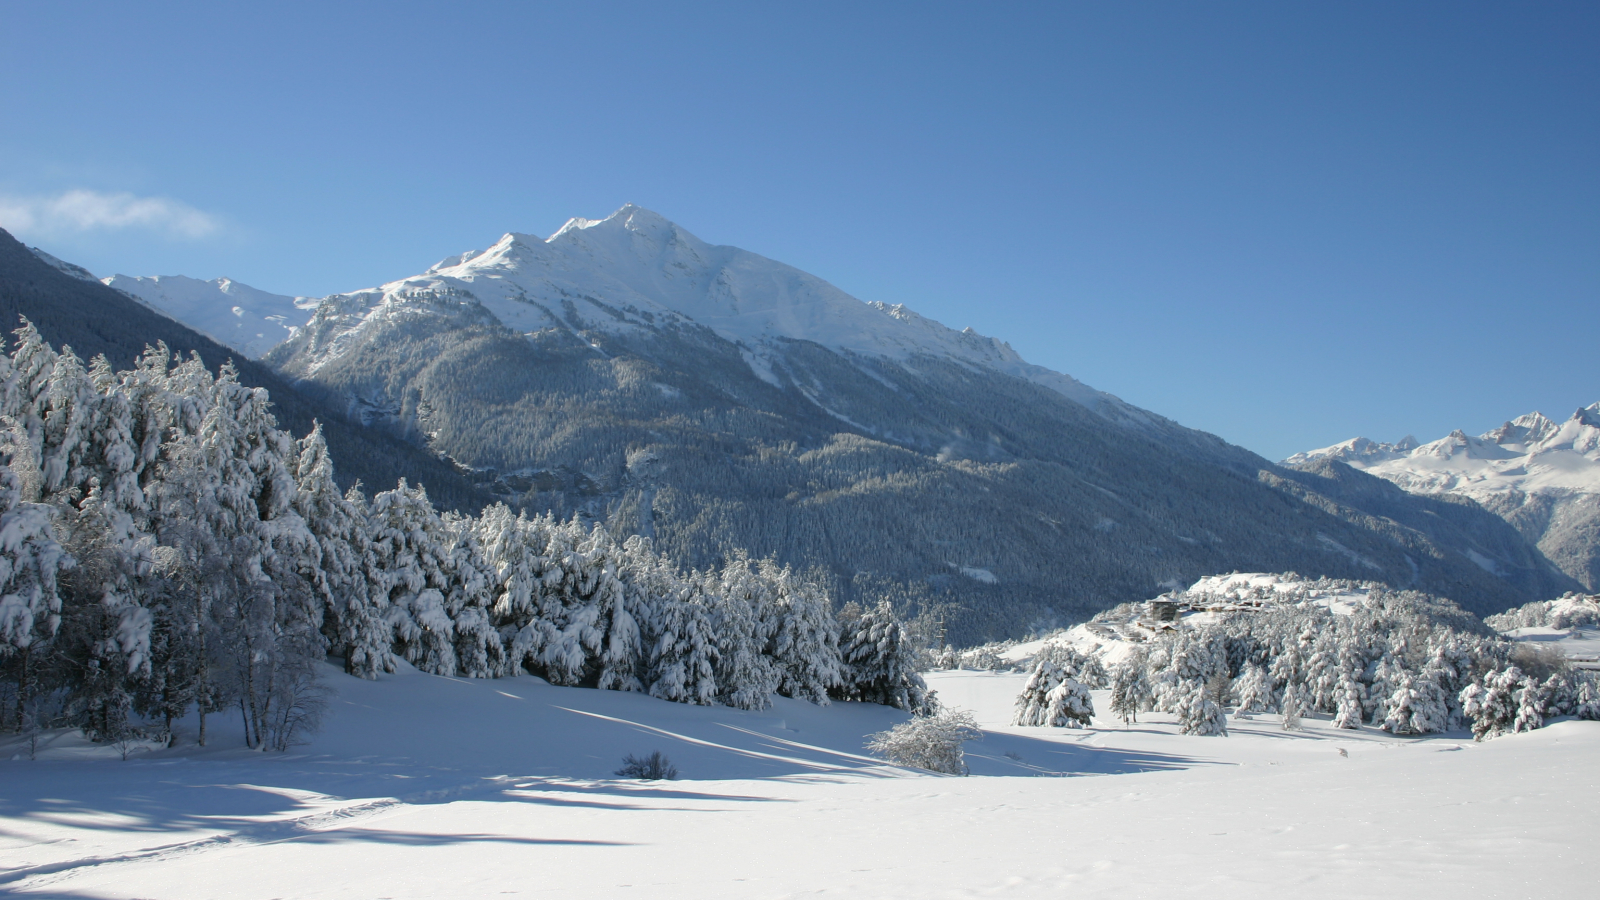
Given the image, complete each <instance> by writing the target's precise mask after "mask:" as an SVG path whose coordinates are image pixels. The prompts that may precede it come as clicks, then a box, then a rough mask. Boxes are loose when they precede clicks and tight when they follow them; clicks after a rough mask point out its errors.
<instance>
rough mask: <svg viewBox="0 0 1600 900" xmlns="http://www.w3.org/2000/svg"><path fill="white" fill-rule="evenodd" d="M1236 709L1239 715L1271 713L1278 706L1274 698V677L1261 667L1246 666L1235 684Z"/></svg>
mask: <svg viewBox="0 0 1600 900" xmlns="http://www.w3.org/2000/svg"><path fill="white" fill-rule="evenodd" d="M1233 691H1234V697H1235V698H1236V699H1235V702H1234V709H1235V711H1236V713H1237V714H1238V715H1249V714H1251V713H1258V712H1269V711H1271V710H1272V708H1273V707H1274V706H1275V705H1276V704H1275V703H1274V702H1273V696H1272V676H1271V675H1269V674H1268V673H1267V670H1266V669H1265V668H1263V667H1261V666H1256V665H1251V666H1246V667H1245V670H1244V674H1243V675H1241V676H1240V677H1239V679H1238V680H1237V681H1235V682H1234V684H1233Z"/></svg>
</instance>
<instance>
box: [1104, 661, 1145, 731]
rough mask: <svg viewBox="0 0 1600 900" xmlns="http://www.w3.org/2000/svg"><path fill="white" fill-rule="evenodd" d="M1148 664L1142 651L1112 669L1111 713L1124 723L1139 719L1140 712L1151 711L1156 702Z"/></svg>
mask: <svg viewBox="0 0 1600 900" xmlns="http://www.w3.org/2000/svg"><path fill="white" fill-rule="evenodd" d="M1146 664H1147V660H1146V657H1145V654H1144V653H1142V652H1141V653H1136V654H1134V655H1133V656H1130V657H1129V658H1128V659H1126V660H1124V661H1123V662H1122V663H1121V664H1119V665H1117V666H1116V667H1114V668H1113V669H1112V670H1111V713H1112V715H1115V716H1116V717H1117V718H1119V719H1121V720H1122V721H1123V722H1124V723H1132V722H1137V721H1139V713H1142V712H1147V711H1149V710H1150V709H1151V708H1152V707H1153V706H1154V704H1155V691H1154V690H1153V689H1152V688H1151V686H1150V678H1149V675H1148V674H1147V673H1146V669H1145V667H1146Z"/></svg>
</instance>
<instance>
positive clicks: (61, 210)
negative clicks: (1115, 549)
mask: <svg viewBox="0 0 1600 900" xmlns="http://www.w3.org/2000/svg"><path fill="white" fill-rule="evenodd" d="M0 19H3V20H4V22H5V23H6V24H5V27H4V28H3V29H0V226H4V227H6V228H8V229H11V230H13V231H15V232H16V233H17V234H18V235H19V237H22V238H23V239H24V240H26V241H28V242H29V243H33V244H38V245H40V246H43V247H44V248H45V249H47V250H50V251H51V252H54V253H56V254H57V255H59V256H62V257H65V258H67V259H70V260H73V261H75V262H79V263H81V264H83V265H86V266H88V267H89V268H90V269H92V270H93V271H95V272H96V273H98V274H102V275H108V274H112V273H116V272H121V273H125V274H174V273H182V274H188V275H194V276H198V277H205V278H210V277H216V276H222V275H226V276H229V277H232V278H236V279H238V280H240V281H243V282H245V283H247V284H251V285H253V286H255V287H259V288H262V289H266V290H271V291H277V292H282V293H302V294H315V295H321V294H326V293H330V292H334V291H341V290H350V289H354V288H358V287H365V286H369V285H373V284H377V283H380V282H383V281H386V280H390V279H393V278H397V277H401V276H404V275H408V274H412V273H415V272H417V271H420V270H421V269H423V268H425V267H426V266H428V265H430V264H432V263H433V262H435V261H437V260H438V259H439V258H441V257H443V256H446V255H449V254H453V253H458V252H461V251H463V250H466V249H469V248H481V247H485V246H487V245H489V244H490V243H492V242H493V241H494V240H495V239H496V238H498V237H499V235H500V234H502V233H503V232H505V231H523V232H532V233H542V234H547V233H549V232H551V231H553V230H555V229H556V228H557V227H559V226H560V224H561V223H562V222H563V221H565V220H566V219H567V218H568V217H570V216H575V215H578V216H587V217H591V218H593V217H598V216H601V215H604V214H607V213H609V212H610V211H612V210H613V209H615V208H616V207H618V206H620V205H622V204H623V203H625V202H633V203H638V204H640V205H642V206H646V207H649V208H651V209H654V210H656V211H657V212H660V213H662V214H663V215H665V216H667V217H669V218H671V219H673V220H675V221H677V222H678V223H680V224H681V225H683V226H684V227H686V228H688V229H689V230H690V231H692V232H694V233H695V234H697V235H699V236H700V237H702V238H704V239H706V240H709V241H712V242H714V243H726V244H735V245H738V246H741V247H744V248H746V249H749V250H753V251H756V252H758V253H762V254H765V255H767V256H770V257H772V258H775V259H779V260H782V261H784V262H787V263H790V264H792V265H795V266H798V267H800V268H802V269H806V270H808V271H811V272H814V273H816V274H818V275H820V276H822V277H824V278H827V279H828V280H830V281H832V282H834V283H835V284H837V285H838V286H840V287H841V288H843V289H845V290H846V291H849V292H850V293H852V294H854V295H856V296H858V297H860V298H862V299H863V300H882V301H886V302H891V303H905V304H907V305H909V306H911V307H912V308H914V309H916V310H917V311H919V312H921V313H923V314H925V315H929V316H932V317H933V318H936V319H939V320H940V321H943V322H944V323H946V324H948V325H951V326H953V327H957V328H960V327H964V326H968V325H970V326H972V327H974V328H976V329H977V330H979V331H981V332H983V333H985V334H991V335H995V336H997V337H1000V338H1002V339H1005V340H1008V341H1010V342H1011V343H1012V345H1013V346H1015V347H1016V348H1017V350H1018V351H1019V352H1021V353H1022V354H1023V355H1024V356H1025V357H1026V358H1028V359H1029V360H1031V361H1034V362H1037V363H1040V364H1042V365H1046V366H1050V367H1051V368H1055V369H1058V370H1061V371H1064V372H1067V373H1069V374H1072V375H1074V376H1076V377H1078V378H1080V379H1082V380H1083V381H1086V382H1088V383H1089V384H1092V385H1094V386H1096V387H1098V388H1100V389H1102V390H1107V391H1110V392H1112V393H1115V394H1118V395H1120V396H1122V397H1123V398H1124V399H1126V400H1129V401H1131V402H1133V403H1136V404H1138V405H1140V406H1144V407H1147V408H1149V409H1152V410H1155V411H1157V412H1159V413H1162V414H1164V415H1167V416H1169V417H1172V418H1174V419H1177V420H1178V421H1180V422H1183V423H1184V424H1186V425H1190V426H1194V427H1198V428H1203V429H1206V430H1208V431H1212V432H1215V433H1217V434H1219V435H1221V436H1223V437H1224V438H1227V439H1228V440H1230V441H1233V442H1235V443H1238V444H1242V445H1244V446H1246V447H1249V448H1250V449H1252V450H1255V451H1257V452H1259V453H1261V454H1263V455H1265V456H1268V457H1271V458H1274V459H1276V458H1280V457H1282V456H1285V455H1287V454H1289V453H1292V452H1294V451H1296V450H1301V449H1307V448H1310V447H1315V446H1321V445H1325V444H1329V443H1332V442H1334V441H1337V440H1342V439H1344V438H1347V437H1352V436H1354V435H1357V434H1362V435H1366V436H1369V437H1373V438H1377V439H1385V440H1394V439H1397V438H1399V437H1401V436H1402V435H1404V434H1405V433H1407V432H1415V433H1416V434H1417V435H1418V436H1419V437H1421V438H1423V439H1425V440H1426V439H1430V438H1434V437H1440V436H1442V435H1444V434H1445V433H1446V432H1448V431H1449V430H1450V429H1452V428H1458V427H1459V428H1464V429H1466V430H1468V431H1470V432H1478V431H1483V430H1486V429H1487V428H1490V427H1492V426H1494V425H1497V424H1499V422H1500V421H1502V420H1503V419H1505V418H1508V417H1511V416H1514V415H1517V414H1519V413H1522V412H1526V411H1528V410H1532V409H1535V408H1537V409H1541V410H1543V411H1544V412H1546V413H1548V414H1550V415H1552V416H1556V417H1558V418H1562V417H1565V416H1567V415H1570V413H1571V411H1572V410H1573V409H1574V408H1575V407H1577V406H1579V405H1584V404H1588V403H1593V402H1595V401H1597V400H1600V352H1597V348H1600V339H1597V337H1600V52H1597V51H1596V50H1595V48H1596V47H1600V6H1597V5H1595V4H1592V3H1564V2H1550V3H1538V4H1531V3H1530V4H1514V3H1495V4H1474V3H1441V4H1425V3H1408V4H1390V3H1377V4H1362V3H1341V4H1282V3H1260V4H1254V3H1234V4H1228V3H1219V4H1194V3H1173V4H1163V3H1127V4H1108V3H1094V4H1087V3H1086V4H1071V3H1049V4H1004V3H997V4H976V3H970V4H948V5H946V4H929V3H915V4H893V3H879V4H860V3H826V2H810V3H803V4H802V3H789V4H779V3H708V4H663V3H649V4H644V3H639V4H631V3H603V2H596V3H565V4H537V3H504V4H490V3H470V2H465V3H451V4H420V3H394V2H391V3H373V4H362V3H338V4H325V3H317V4H299V3H292V2H278V3H274V4H248V5H247V4H232V3H226V4H225V3H217V2H208V3H196V4H181V3H165V4H81V3H72V2H52V3H49V4H39V3H22V2H18V0H0Z"/></svg>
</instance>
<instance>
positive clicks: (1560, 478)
mask: <svg viewBox="0 0 1600 900" xmlns="http://www.w3.org/2000/svg"><path fill="white" fill-rule="evenodd" d="M1317 459H1336V460H1339V461H1340V462H1344V463H1347V464H1349V465H1351V466H1354V467H1355V468H1358V469H1361V470H1363V471H1366V472H1370V473H1371V474H1373V475H1377V476H1380V477H1382V478H1386V479H1388V480H1390V481H1392V482H1394V483H1395V484H1398V485H1400V486H1401V487H1403V488H1405V489H1406V490H1408V491H1415V492H1419V493H1438V492H1443V491H1450V492H1454V493H1460V494H1465V495H1467V496H1481V495H1487V494H1493V493H1503V492H1507V491H1512V490H1519V491H1523V492H1527V493H1533V492H1537V491H1551V490H1561V491H1578V492H1583V493H1591V494H1592V493H1600V403H1595V404H1593V405H1591V406H1587V407H1584V408H1582V409H1580V410H1578V411H1577V412H1575V413H1573V414H1572V416H1571V417H1570V418H1568V419H1567V420H1566V421H1565V422H1556V421H1555V420H1553V419H1550V418H1548V417H1546V416H1544V415H1543V414H1541V413H1537V412H1533V413H1529V414H1527V415H1525V416H1518V417H1517V418H1515V419H1513V420H1511V421H1509V422H1507V423H1505V424H1504V425H1501V426H1500V427H1499V428H1496V429H1494V430H1492V431H1488V432H1485V433H1484V434H1481V435H1479V436H1478V437H1470V436H1468V435H1467V434H1465V433H1463V432H1461V431H1453V432H1451V433H1450V434H1449V435H1447V436H1445V437H1442V438H1440V439H1439V440H1437V441H1432V442H1430V443H1427V444H1420V445H1419V444H1418V443H1417V441H1416V438H1411V437H1408V438H1406V439H1404V440H1402V441H1400V442H1399V443H1397V444H1383V443H1376V442H1374V441H1369V440H1367V439H1366V438H1354V439H1352V440H1348V441H1345V442H1343V443H1340V444H1334V445H1333V446H1331V447H1323V448H1321V449H1319V450H1311V451H1308V452H1305V453H1297V454H1295V455H1294V456H1291V457H1289V458H1288V459H1286V460H1284V462H1285V463H1286V464H1288V465H1296V464H1300V463H1306V462H1311V461H1313V460H1317Z"/></svg>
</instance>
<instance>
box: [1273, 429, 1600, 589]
mask: <svg viewBox="0 0 1600 900" xmlns="http://www.w3.org/2000/svg"><path fill="white" fill-rule="evenodd" d="M1326 460H1337V461H1339V462H1341V463H1345V464H1347V465H1350V466H1352V467H1355V468H1357V469H1360V470H1362V471H1364V472H1367V473H1369V474H1372V475H1376V476H1378V477H1380V478H1383V479H1386V480H1388V481H1390V482H1393V483H1394V484H1396V485H1399V486H1400V487H1402V488H1404V489H1405V490H1407V491H1410V492H1413V493H1417V494H1432V495H1453V496H1458V497H1465V498H1470V499H1472V500H1473V501H1475V502H1477V503H1478V504H1479V505H1481V506H1483V507H1484V508H1485V509H1488V510H1490V511H1492V512H1494V513H1496V514H1498V515H1500V516H1501V517H1503V518H1504V519H1505V520H1506V521H1507V522H1509V523H1511V524H1512V525H1513V526H1515V527H1516V528H1517V529H1518V530H1519V531H1521V532H1522V533H1523V535H1524V536H1525V537H1527V538H1528V539H1529V540H1530V541H1533V542H1534V543H1535V544H1536V545H1537V546H1538V548H1539V549H1540V551H1541V552H1543V553H1544V555H1545V556H1546V557H1548V558H1549V559H1550V560H1551V561H1552V562H1553V563H1555V564H1556V565H1557V566H1558V567H1560V568H1561V569H1562V571H1564V572H1565V573H1566V574H1568V575H1570V576H1572V577H1573V578H1574V579H1576V580H1577V581H1578V582H1580V583H1581V584H1582V585H1583V586H1584V587H1585V588H1586V589H1588V590H1590V591H1595V590H1600V403H1595V404H1593V405H1591V406H1586V407H1583V408H1581V409H1579V410H1578V411H1576V412H1574V413H1573V414H1572V415H1571V416H1570V417H1568V418H1567V419H1566V420H1565V421H1561V422H1558V421H1556V420H1554V419H1551V418H1549V417H1548V416H1545V415H1544V414H1542V413H1538V412H1532V413H1528V414H1527V415H1523V416H1518V417H1517V418H1515V419H1512V420H1510V421H1508V422H1506V423H1505V424H1503V425H1501V426H1500V427H1498V428H1495V429H1492V430H1490V431H1487V432H1485V433H1483V434H1481V435H1479V436H1477V437H1472V436H1470V435H1468V434H1466V433H1465V432H1462V431H1460V430H1457V431H1452V432H1451V433H1450V434H1448V435H1446V436H1445V437H1442V438H1440V439H1439V440H1436V441H1432V442H1430V443H1427V444H1419V443H1418V442H1417V439H1416V438H1413V437H1406V438H1404V439H1402V440H1400V441H1398V442H1396V443H1393V444H1388V443H1379V442H1376V441H1370V440H1368V439H1366V438H1360V437H1358V438H1354V439H1352V440H1348V441H1344V442H1342V443H1339V444H1334V445H1333V446H1331V447H1323V448H1321V449H1318V450H1310V451H1307V452H1305V453H1297V454H1295V455H1294V456H1291V457H1289V458H1288V459H1287V460H1284V463H1285V464H1286V465H1291V466H1299V465H1307V464H1315V463H1316V462H1318V461H1326ZM1483 564H1484V565H1487V566H1492V562H1490V561H1488V560H1484V561H1483Z"/></svg>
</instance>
